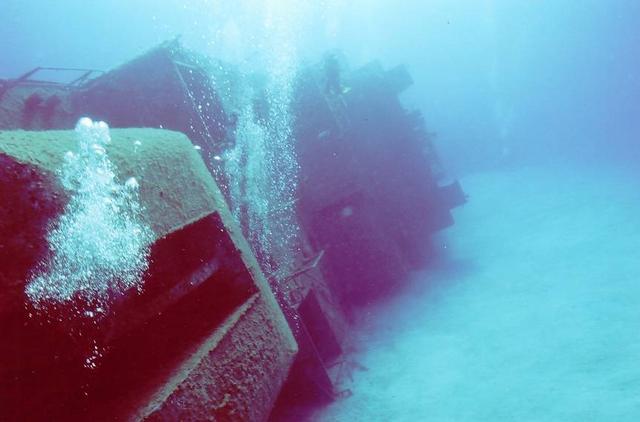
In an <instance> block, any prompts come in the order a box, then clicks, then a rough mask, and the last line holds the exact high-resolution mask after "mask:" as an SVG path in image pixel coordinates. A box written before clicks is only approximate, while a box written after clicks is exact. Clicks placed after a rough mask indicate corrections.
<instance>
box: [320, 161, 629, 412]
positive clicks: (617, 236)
mask: <svg viewBox="0 0 640 422" xmlns="http://www.w3.org/2000/svg"><path fill="white" fill-rule="evenodd" d="M638 180H639V178H638V175H637V174H636V175H634V174H633V173H631V172H625V171H622V170H619V169H616V168H615V167H609V168H604V167H599V168H593V167H574V168H566V167H563V168H551V167H528V168H519V169H511V170H503V171H496V172H491V173H482V174H476V175H472V176H469V177H467V178H465V179H463V180H462V183H463V186H464V188H465V190H466V191H467V193H468V194H469V195H470V201H469V203H468V204H467V205H465V206H464V207H463V208H461V209H458V210H457V211H456V215H455V218H456V225H455V226H454V227H453V228H451V229H449V230H448V231H447V232H446V233H444V234H443V235H441V237H440V238H439V239H438V242H439V245H440V247H441V249H442V252H443V258H442V259H441V260H440V261H439V262H438V263H437V264H436V266H437V268H436V270H435V271H430V272H429V273H428V274H416V275H415V276H414V280H413V281H412V283H411V285H410V286H409V287H408V288H407V289H406V291H404V292H402V293H401V294H400V295H399V296H397V297H394V298H390V300H389V301H388V303H384V304H381V305H378V306H377V307H376V308H375V309H371V310H370V312H368V313H367V314H366V316H365V317H363V318H362V320H361V321H360V322H359V328H358V330H357V332H358V333H359V337H358V338H357V339H356V341H355V344H356V345H357V349H358V350H359V351H357V352H354V353H353V355H352V356H350V359H351V360H352V361H353V362H357V365H352V367H353V368H355V369H354V371H353V373H352V381H349V380H348V379H347V382H346V383H345V385H344V387H346V388H350V389H352V390H353V393H354V394H353V396H351V397H349V398H346V399H343V400H340V401H337V402H335V403H334V404H332V405H331V406H329V407H328V408H325V409H323V410H321V411H319V412H318V413H317V414H316V415H315V418H314V420H318V421H456V422H458V421H492V422H493V421H563V422H566V421H580V422H583V421H603V422H609V421H617V422H623V421H634V422H635V421H638V420H640V189H639V188H638ZM360 365H362V366H361V367H360Z"/></svg>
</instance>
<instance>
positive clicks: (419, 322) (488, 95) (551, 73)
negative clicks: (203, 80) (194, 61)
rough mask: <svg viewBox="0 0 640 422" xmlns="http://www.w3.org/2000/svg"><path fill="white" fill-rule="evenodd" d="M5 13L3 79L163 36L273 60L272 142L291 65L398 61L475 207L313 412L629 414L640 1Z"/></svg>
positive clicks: (104, 56)
mask: <svg viewBox="0 0 640 422" xmlns="http://www.w3.org/2000/svg"><path fill="white" fill-rule="evenodd" d="M0 22H2V25H0V40H1V41H0V45H1V46H2V49H1V54H0V78H2V77H16V76H18V75H20V74H22V73H24V72H26V71H28V70H30V69H31V68H33V67H35V66H64V67H83V68H85V67H87V68H98V69H103V70H108V69H110V68H113V67H114V66H117V65H118V64H121V63H123V62H125V61H126V60H129V59H131V58H132V57H134V56H135V55H137V54H139V53H142V52H143V51H145V50H146V49H148V48H150V47H152V46H153V45H155V44H156V43H159V42H161V41H164V40H166V39H169V38H172V37H174V36H177V35H181V36H182V39H183V41H184V43H185V44H186V45H187V46H188V47H192V48H195V49H197V50H200V51H203V52H205V53H206V54H210V55H212V56H215V57H219V58H222V59H224V60H228V61H230V62H232V63H234V64H238V65H241V66H243V67H244V68H246V69H261V70H266V71H267V73H268V74H269V75H270V77H271V84H270V87H271V88H270V89H272V91H273V93H275V94H274V95H273V96H272V98H274V101H275V102H276V106H277V107H276V108H277V109H278V110H279V111H278V115H277V116H275V117H274V119H273V121H272V122H271V123H269V125H270V126H268V128H266V129H265V128H255V127H249V128H248V129H247V131H249V129H252V130H255V131H257V132H260V131H262V132H265V131H267V132H270V133H272V134H275V135H273V136H275V138H274V139H276V140H277V142H279V143H278V144H277V145H279V148H280V147H281V148H283V149H286V148H287V146H290V145H291V144H290V139H288V137H289V136H290V128H289V125H290V110H288V104H289V103H290V100H291V98H290V95H291V83H292V80H293V78H294V77H295V72H296V69H297V68H298V67H299V66H300V65H302V64H304V63H307V62H308V61H310V60H317V58H318V57H321V54H322V53H323V52H325V51H327V50H330V49H334V48H339V49H341V50H342V51H343V52H344V54H345V56H346V57H347V58H348V60H349V61H350V63H351V65H352V67H357V66H359V65H362V64H364V63H367V62H369V61H370V60H373V59H379V60H381V61H382V62H383V63H384V64H385V65H386V66H389V67H390V66H394V65H396V64H400V63H404V64H406V65H407V66H408V68H409V70H410V72H411V74H412V76H413V79H414V81H415V84H414V86H413V87H412V88H411V89H410V90H409V91H408V92H406V93H405V94H403V101H404V102H405V103H406V104H407V105H408V106H409V107H416V108H418V109H420V110H421V111H422V112H423V114H424V116H425V119H426V122H427V126H428V128H429V130H431V131H433V132H435V133H436V134H437V138H436V145H437V147H438V150H439V152H440V155H441V158H442V159H443V164H444V167H445V168H447V169H448V171H449V172H450V173H451V174H452V175H453V176H457V177H460V178H461V182H462V185H463V187H464V189H465V191H466V192H467V193H468V194H469V195H470V201H469V203H468V204H467V205H466V206H464V207H463V208H461V209H458V210H456V212H455V215H454V217H455V219H456V224H455V226H453V227H452V228H451V229H449V230H447V231H446V232H445V233H442V234H441V235H439V237H438V240H437V243H438V245H439V249H440V257H439V258H438V260H436V262H435V264H434V265H435V268H434V269H432V270H431V271H429V272H428V273H420V274H414V275H413V276H412V277H413V278H412V282H411V283H410V285H409V286H408V287H407V290H406V291H404V292H401V293H400V294H399V295H398V296H397V297H393V298H389V301H388V302H386V303H383V304H381V305H377V306H376V307H373V308H371V309H369V310H368V312H365V313H364V314H363V315H362V316H361V317H360V319H359V320H358V325H357V326H356V329H355V331H354V332H355V333H356V335H355V337H354V339H353V341H352V342H351V344H350V347H351V348H352V349H353V351H352V352H351V353H350V354H349V356H348V358H349V359H351V360H352V361H353V362H356V363H358V364H357V365H355V364H354V365H353V367H354V368H355V369H354V370H353V373H352V379H347V380H345V385H344V388H350V389H352V391H354V395H353V396H352V397H350V398H348V399H344V400H340V401H337V402H336V403H334V404H332V405H331V406H329V407H328V408H327V409H324V410H321V411H319V412H318V413H317V414H316V415H315V418H316V419H317V420H319V421H359V420H362V421H484V420H486V421H507V420H518V421H636V420H640V363H638V362H640V339H639V336H638V328H639V327H640V284H638V280H637V279H638V274H640V271H639V270H640V259H638V258H639V257H638V251H639V250H640V219H639V216H640V193H639V192H640V189H639V183H638V180H639V178H638V176H639V171H640V170H639V168H640V166H639V165H638V163H640V161H639V160H640V118H639V116H640V58H638V57H639V56H638V54H637V50H638V46H639V45H640V26H639V25H638V22H640V2H638V1H635V0H610V1H607V0H584V1H580V2H578V1H574V0H555V1H551V0H540V1H535V2H533V1H512V0H483V1H462V0H460V1H451V0H448V1H447V0H430V1H418V0H411V1H406V2H383V1H370V0H354V1H349V2H347V1H338V0H323V1H320V0H318V1H309V2H301V1H294V0H238V1H236V2H230V1H222V0H167V1H162V2H160V1H152V0H135V1H127V0H113V1H102V2H87V1H81V0H60V1H56V2H53V1H47V0H31V1H22V0H3V1H2V3H1V4H0ZM247 145H249V147H250V146H251V145H257V144H256V143H255V142H254V143H251V142H247V143H245V144H242V143H241V144H239V147H238V148H244V147H247ZM274 145H275V144H274ZM289 152H290V151H289ZM279 153H280V154H283V155H281V156H287V157H290V155H287V151H284V152H283V151H280V152H279ZM255 156H256V162H255V168H259V169H261V170H260V171H261V174H264V175H266V176H265V177H269V175H270V174H271V175H273V174H274V171H273V169H272V168H268V167H265V166H264V163H262V162H261V161H260V157H261V155H260V154H256V155H255ZM261 166H262V167H261ZM287 166H288V167H287V168H288V169H289V170H291V171H293V169H295V163H294V162H289V163H288V164H287ZM252 180H254V179H252ZM255 180H256V182H255V189H256V190H260V189H262V190H264V189H265V186H268V181H267V180H264V179H260V180H258V179H255ZM281 191H282V195H283V196H281V197H277V198H288V199H291V198H290V197H289V196H290V194H291V189H290V187H288V186H283V187H282V189H281ZM287 195H289V196H287ZM274 198H276V197H274ZM277 198H276V199H277ZM274 201H275V199H274ZM278 201H279V199H278ZM282 201H284V200H282ZM282 201H281V202H282ZM275 202H277V201H275ZM275 202H271V203H266V204H265V209H263V210H262V211H264V214H265V215H267V214H269V212H270V210H271V211H272V210H273V209H279V207H278V204H277V203H275ZM259 217H260V215H259V213H258V215H257V217H256V219H257V220H256V223H255V224H256V226H260V223H261V222H260V220H259ZM283 218H284V217H283ZM287 218H288V217H287ZM260 227H261V226H260ZM260 230H263V231H264V230H268V229H267V228H262V227H261V228H260ZM358 368H360V369H358Z"/></svg>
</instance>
